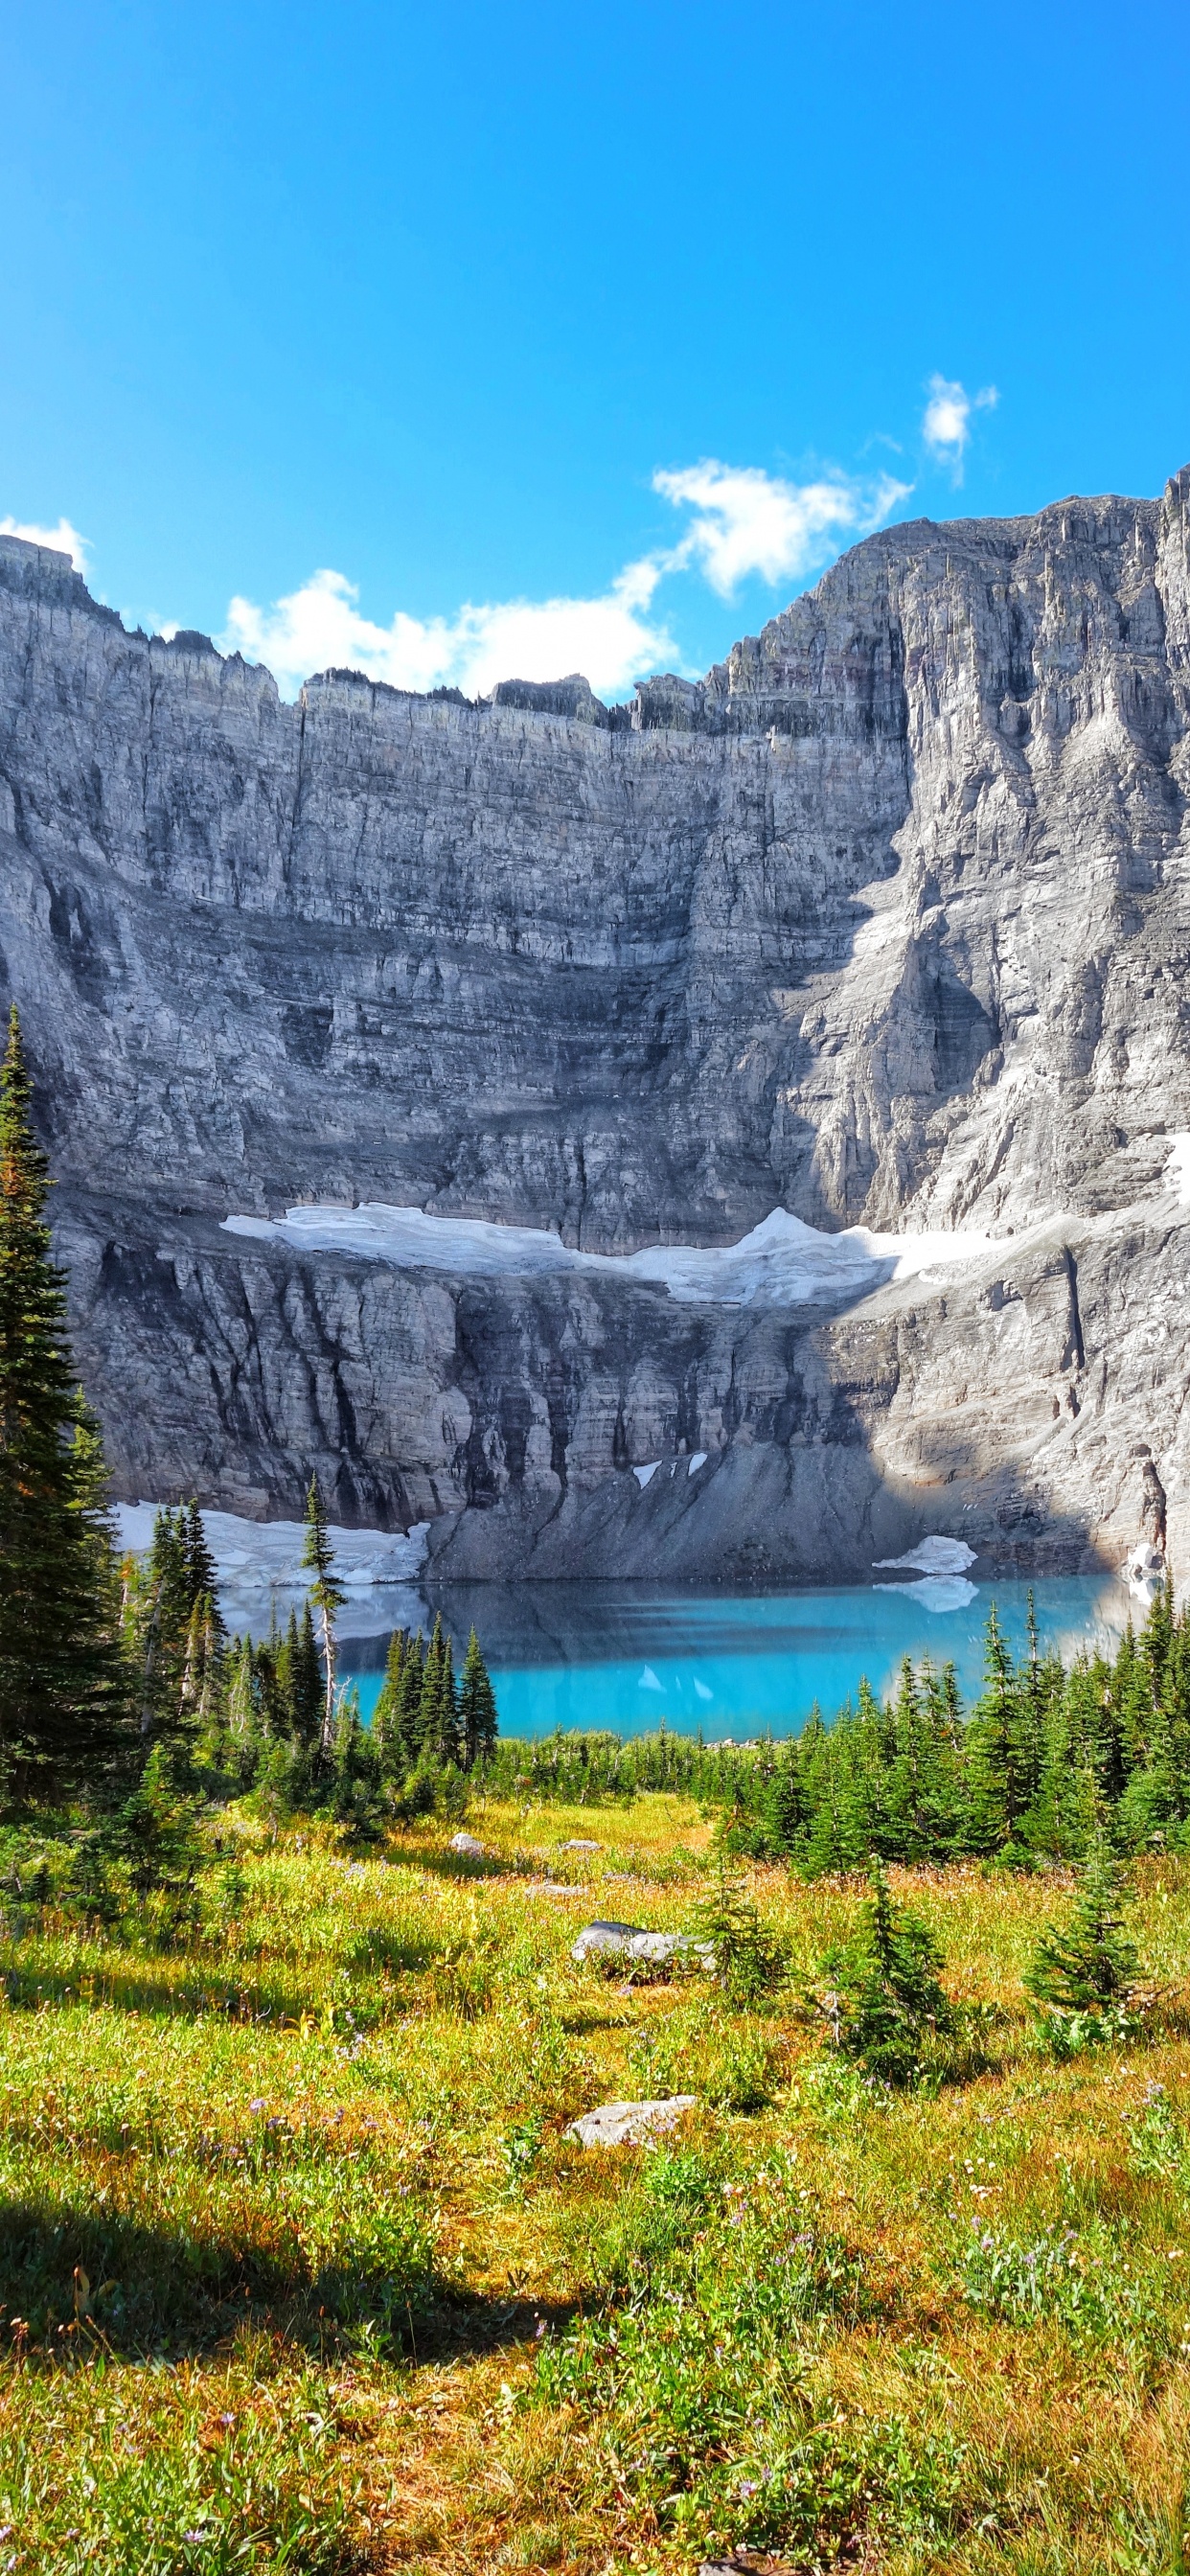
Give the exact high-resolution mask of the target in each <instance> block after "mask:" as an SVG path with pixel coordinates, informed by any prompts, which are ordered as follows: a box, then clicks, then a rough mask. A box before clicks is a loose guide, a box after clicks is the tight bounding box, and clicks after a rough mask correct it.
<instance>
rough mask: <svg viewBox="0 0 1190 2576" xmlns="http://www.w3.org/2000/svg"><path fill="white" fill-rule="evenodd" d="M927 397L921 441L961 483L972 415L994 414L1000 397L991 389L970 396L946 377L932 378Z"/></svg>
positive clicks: (987, 387)
mask: <svg viewBox="0 0 1190 2576" xmlns="http://www.w3.org/2000/svg"><path fill="white" fill-rule="evenodd" d="M929 396H930V399H929V401H928V403H927V404H926V407H925V413H924V415H923V418H922V424H921V434H922V437H923V438H924V440H925V443H926V446H927V447H928V448H929V450H930V453H931V455H932V456H936V457H938V458H939V459H940V460H941V462H942V463H943V464H944V465H950V466H953V468H954V474H955V480H956V482H961V480H962V473H963V451H964V449H965V447H966V444H967V441H968V439H969V437H970V435H971V414H972V412H973V411H994V409H995V407H996V404H997V403H998V402H999V400H1000V396H999V394H998V393H997V391H996V387H995V386H994V385H984V386H983V388H982V390H981V391H980V392H979V393H977V394H969V393H968V392H967V390H966V387H965V386H964V385H960V384H957V383H956V384H952V383H951V382H950V380H949V378H948V377H946V376H931V378H930V382H929Z"/></svg>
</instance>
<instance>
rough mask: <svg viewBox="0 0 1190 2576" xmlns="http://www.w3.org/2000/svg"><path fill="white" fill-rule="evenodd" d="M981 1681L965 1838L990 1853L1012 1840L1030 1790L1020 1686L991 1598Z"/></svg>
mask: <svg viewBox="0 0 1190 2576" xmlns="http://www.w3.org/2000/svg"><path fill="white" fill-rule="evenodd" d="M984 1656H985V1663H986V1672H987V1680H986V1683H985V1686H984V1692H983V1697H982V1698H981V1700H980V1701H979V1704H978V1706H977V1708H976V1710H975V1714H974V1718H973V1720H972V1726H971V1814H970V1825H971V1839H972V1842H973V1845H974V1848H975V1849H976V1851H986V1852H993V1851H997V1850H999V1849H1000V1848H1001V1847H1002V1845H1003V1844H1005V1843H1009V1842H1011V1841H1012V1840H1013V1838H1014V1836H1015V1834H1016V1831H1017V1827H1018V1825H1019V1824H1020V1820H1021V1818H1022V1816H1023V1815H1024V1813H1025V1811H1026V1808H1027V1807H1028V1805H1029V1801H1030V1798H1031V1796H1032V1795H1033V1787H1032V1786H1031V1784H1030V1779H1029V1776H1028V1757H1027V1755H1026V1753H1025V1750H1024V1747H1023V1745H1022V1735H1023V1733H1024V1732H1025V1728H1024V1726H1023V1724H1022V1710H1021V1688H1020V1681H1019V1677H1018V1675H1017V1673H1016V1671H1015V1668H1014V1665H1013V1660H1012V1656H1011V1654H1010V1653H1009V1650H1008V1647H1007V1645H1006V1644H1005V1641H1004V1637H1003V1635H1002V1633H1001V1629H1000V1620H999V1616H998V1613H997V1610H996V1604H995V1602H994V1601H993V1602H992V1604H991V1606H990V1608H989V1610H988V1619H987V1628H986V1630H985V1632H984Z"/></svg>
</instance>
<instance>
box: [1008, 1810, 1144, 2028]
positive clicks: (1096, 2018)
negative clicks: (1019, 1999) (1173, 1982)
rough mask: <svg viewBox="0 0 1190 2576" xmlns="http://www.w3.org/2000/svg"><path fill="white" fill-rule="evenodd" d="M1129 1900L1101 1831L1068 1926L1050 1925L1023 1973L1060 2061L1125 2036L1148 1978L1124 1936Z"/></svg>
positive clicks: (1119, 1867)
mask: <svg viewBox="0 0 1190 2576" xmlns="http://www.w3.org/2000/svg"><path fill="white" fill-rule="evenodd" d="M1130 1894H1131V1891H1130V1889H1129V1888H1128V1885H1127V1881H1126V1878H1125V1873H1124V1870H1123V1867H1122V1864H1121V1863H1120V1861H1118V1860H1117V1858H1116V1856H1115V1853H1114V1852H1113V1851H1112V1849H1111V1845H1110V1844H1109V1842H1108V1840H1107V1836H1106V1834H1105V1833H1104V1832H1103V1830H1102V1827H1100V1828H1099V1829H1098V1830H1097V1831H1096V1833H1095V1835H1094V1837H1093V1840H1092V1842H1091V1846H1090V1850H1089V1851H1088V1854H1087V1857H1086V1860H1085V1861H1084V1863H1083V1866H1082V1868H1081V1870H1080V1872H1079V1884H1078V1893H1077V1896H1076V1898H1075V1904H1074V1911H1073V1913H1072V1915H1071V1917H1070V1920H1069V1922H1068V1923H1067V1924H1065V1925H1064V1926H1058V1925H1055V1924H1052V1923H1051V1924H1048V1925H1047V1927H1046V1930H1045V1931H1044V1933H1043V1934H1042V1937H1041V1939H1040V1941H1039V1942H1038V1944H1037V1948H1036V1950H1035V1952H1034V1955H1033V1958H1032V1960H1031V1962H1030V1965H1029V1967H1028V1969H1027V1970H1026V1973H1025V1985H1026V1988H1027V1990H1028V1992H1029V1994H1030V1995H1031V1996H1032V1997H1033V2000H1034V2002H1035V2003H1036V2004H1038V2005H1040V2007H1041V2012H1042V2016H1043V2019H1044V2022H1045V2027H1046V2031H1047V2035H1048V2037H1049V2039H1050V2042H1051V2045H1052V2046H1053V2047H1054V2048H1055V2049H1056V2050H1057V2051H1058V2052H1059V2053H1060V2054H1062V2055H1067V2054H1069V2053H1070V2052H1071V2051H1072V2050H1074V2049H1076V2048H1079V2047H1086V2046H1094V2045H1096V2044H1100V2043H1102V2042H1103V2041H1104V2040H1107V2039H1111V2038H1116V2037H1119V2036H1122V2035H1124V2034H1125V2033H1126V2031H1127V2027H1128V2003H1129V1999H1130V1997H1131V1995H1132V1993H1133V1991H1134V1989H1135V1987H1136V1986H1137V1984H1138V1982H1139V1980H1140V1978H1141V1975H1142V1973H1143V1972H1142V1969H1141V1963H1140V1959H1139V1957H1138V1955H1137V1951H1136V1948H1135V1945H1134V1943H1133V1942H1131V1941H1130V1940H1129V1939H1128V1937H1127V1935H1126V1933H1125V1931H1124V1919H1123V1918H1124V1908H1125V1906H1126V1905H1127V1903H1128V1902H1129V1898H1130Z"/></svg>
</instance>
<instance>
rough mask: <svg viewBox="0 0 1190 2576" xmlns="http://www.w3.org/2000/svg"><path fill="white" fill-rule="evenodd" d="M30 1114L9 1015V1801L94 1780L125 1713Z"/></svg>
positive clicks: (113, 1608) (5, 1702) (1, 1277)
mask: <svg viewBox="0 0 1190 2576" xmlns="http://www.w3.org/2000/svg"><path fill="white" fill-rule="evenodd" d="M31 1111H32V1089H31V1085H30V1081H29V1076H28V1072H27V1070H26V1066H25V1058H24V1051H23V1047H22V1043H21V1031H20V1022H19V1019H18V1016H17V1012H16V1009H15V1007H14V1009H13V1011H12V1013H11V1016H10V1020H9V1032H8V1045H7V1049H6V1052H5V1056H4V1061H3V1066H2V1068H0V1794H3V1795H4V1796H6V1797H7V1798H9V1799H17V1800H20V1799H23V1798H29V1797H37V1796H47V1795H59V1794H62V1793H63V1792H64V1791H66V1790H67V1789H69V1788H70V1787H71V1786H73V1785H76V1784H79V1783H80V1782H85V1781H87V1780H91V1781H94V1780H95V1779H96V1778H97V1776H98V1774H99V1772H100V1771H101V1770H102V1768H103V1767H104V1766H105V1765H106V1764H107V1763H109V1762H110V1760H111V1759H112V1757H113V1755H114V1754H115V1753H116V1752H117V1751H118V1749H119V1747H120V1745H121V1743H122V1742H123V1740H124V1733H125V1722H126V1716H127V1685H126V1673H125V1667H124V1664H123V1659H122V1655H121V1652H120V1645H119V1636H118V1589H117V1580H116V1567H115V1558H114V1553H113V1550H112V1545H111V1539H110V1534H109V1532H108V1529H107V1526H106V1523H105V1520H104V1516H103V1511H102V1505H101V1493H102V1486H103V1482H104V1477H103V1462H102V1451H101V1448H100V1443H99V1433H98V1427H97V1425H96V1424H95V1422H94V1420H93V1418H92V1417H91V1415H90V1414H89V1413H88V1411H87V1408H86V1406H85V1404H84V1402H83V1398H82V1396H81V1394H80V1392H79V1390H78V1387H77V1385H76V1383H75V1375H74V1368H73V1363H72V1360H71V1354H70V1345H69V1341H68V1338H67V1331H66V1300H65V1293H64V1283H63V1279H62V1274H61V1272H60V1271H59V1270H57V1269H56V1268H55V1266H54V1264H53V1262H52V1260H51V1258H50V1235H49V1228H48V1226H47V1224H46V1222H45V1216H44V1210H45V1205H46V1200H47V1197H48V1194H49V1187H50V1183H49V1174H48V1167H47V1164H46V1161H45V1157H44V1155H43V1154H42V1152H41V1150H40V1148H39V1146H38V1144H37V1141H36V1138H35V1136H34V1133H33V1125H32V1115H31Z"/></svg>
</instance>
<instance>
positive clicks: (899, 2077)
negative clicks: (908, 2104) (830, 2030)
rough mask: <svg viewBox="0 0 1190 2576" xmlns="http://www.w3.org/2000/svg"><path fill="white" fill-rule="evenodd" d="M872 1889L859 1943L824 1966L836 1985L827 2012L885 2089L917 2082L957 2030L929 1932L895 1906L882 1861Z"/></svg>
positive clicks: (848, 2051) (844, 2043) (846, 2047)
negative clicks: (935, 2049) (933, 2054)
mask: <svg viewBox="0 0 1190 2576" xmlns="http://www.w3.org/2000/svg"><path fill="white" fill-rule="evenodd" d="M871 1885H872V1893H871V1896H870V1897H869V1899H868V1902H867V1904H866V1905H865V1907H864V1910H863V1915H862V1917H861V1921H860V1927H859V1930H858V1932H857V1934H856V1937H855V1939H854V1940H853V1941H851V1942H849V1943H848V1944H847V1946H846V1947H845V1948H843V1949H838V1950H832V1951H831V1952H829V1953H828V1955H827V1957H826V1959H825V1960H824V1961H823V1968H824V1971H825V1973H826V1974H827V1975H828V1976H829V1977H830V1978H832V1979H833V1986H834V1991H833V1994H832V1995H831V1996H830V1998H829V2008H830V2010H831V2014H832V2018H833V2020H834V2024H835V2031H836V2036H837V2039H838V2044H839V2046H840V2048H841V2049H842V2051H843V2053H844V2055H845V2056H847V2057H852V2058H855V2059H857V2060H858V2061H859V2063H860V2064H861V2065H863V2066H866V2067H867V2069H868V2072H869V2073H870V2074H872V2075H877V2076H880V2077H881V2078H882V2079H883V2080H884V2082H886V2083H889V2084H912V2083H913V2082H914V2081H915V2080H916V2078H917V2076H918V2075H919V2073H920V2071H921V2068H922V2063H923V2060H925V2059H928V2057H929V2055H930V2053H931V2052H932V2049H933V2046H934V2044H935V2043H936V2041H937V2039H938V2038H940V2037H943V2036H945V2035H947V2034H949V2033H950V2032H952V2031H953V2029H954V2026H955V2016H954V2011H953V2008H952V2006H951V2004H950V2002H949V2000H948V1998H947V1996H946V1994H945V1992H944V1990H943V1987H942V1986H941V1984H940V1983H939V1978H938V1970H939V1968H940V1967H941V1966H942V1964H943V1963H942V1958H941V1955H940V1953H939V1951H938V1950H937V1948H936V1946H935V1943H934V1940H933V1937H932V1935H931V1933H930V1931H929V1928H928V1926H927V1925H926V1924H925V1923H923V1922H922V1921H921V1919H920V1916H918V1915H916V1914H911V1913H910V1912H909V1911H908V1909H907V1907H905V1906H903V1905H898V1904H897V1903H896V1901H895V1899H894V1897H893V1895H892V1891H891V1889H890V1887H889V1884H888V1881H887V1879H886V1877H885V1875H884V1871H883V1869H882V1868H881V1866H880V1863H879V1861H877V1860H873V1862H872V1871H871Z"/></svg>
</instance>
